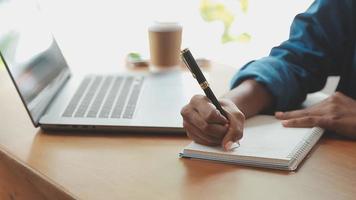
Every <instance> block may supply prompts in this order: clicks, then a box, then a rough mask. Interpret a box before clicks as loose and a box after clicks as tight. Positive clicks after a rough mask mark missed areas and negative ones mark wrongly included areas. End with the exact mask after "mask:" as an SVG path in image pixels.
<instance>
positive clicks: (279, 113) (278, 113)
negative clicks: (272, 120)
mask: <svg viewBox="0 0 356 200" xmlns="http://www.w3.org/2000/svg"><path fill="white" fill-rule="evenodd" d="M274 115H283V112H280V111H278V112H275V113H274Z"/></svg>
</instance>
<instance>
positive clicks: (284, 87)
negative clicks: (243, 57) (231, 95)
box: [231, 57, 305, 111]
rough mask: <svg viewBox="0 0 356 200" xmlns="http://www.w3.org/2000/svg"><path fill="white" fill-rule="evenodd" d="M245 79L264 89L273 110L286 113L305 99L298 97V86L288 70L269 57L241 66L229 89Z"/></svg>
mask: <svg viewBox="0 0 356 200" xmlns="http://www.w3.org/2000/svg"><path fill="white" fill-rule="evenodd" d="M246 79H254V80H256V81H257V82H258V83H260V84H262V85H264V86H265V87H266V89H267V90H268V91H269V92H270V93H271V95H272V96H273V99H274V107H273V108H272V109H273V110H277V111H286V110H290V109H293V108H296V107H297V106H298V105H299V103H300V102H302V101H303V98H305V97H303V96H302V95H298V91H299V90H298V85H297V84H296V82H295V77H294V76H293V75H292V74H291V72H290V70H287V69H286V66H284V65H282V63H280V62H279V61H278V60H276V59H273V58H271V57H266V58H262V59H260V60H257V61H252V62H250V63H247V64H246V65H245V66H243V67H242V69H241V70H240V71H239V72H238V73H237V74H235V76H234V77H233V78H232V81H231V89H233V88H235V87H236V86H238V85H239V84H241V83H242V82H243V81H244V80H246Z"/></svg>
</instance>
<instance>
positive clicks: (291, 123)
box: [282, 116, 322, 128]
mask: <svg viewBox="0 0 356 200" xmlns="http://www.w3.org/2000/svg"><path fill="white" fill-rule="evenodd" d="M321 118H322V117H319V116H313V117H311V116H309V117H300V118H295V119H289V120H283V121H282V125H283V126H284V127H300V128H311V127H316V126H318V125H319V122H320V121H321Z"/></svg>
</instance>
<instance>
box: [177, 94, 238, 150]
mask: <svg viewBox="0 0 356 200" xmlns="http://www.w3.org/2000/svg"><path fill="white" fill-rule="evenodd" d="M219 102H220V104H221V106H222V108H223V109H224V110H225V112H226V114H227V118H225V117H224V116H223V115H222V114H221V113H220V112H219V111H218V110H217V109H216V107H215V106H214V105H213V104H212V103H211V101H210V100H209V99H208V98H207V97H206V96H203V95H195V96H194V97H193V98H192V99H191V101H190V102H189V104H187V105H186V106H184V107H183V108H182V110H181V115H182V117H183V126H184V128H185V130H186V132H187V135H188V137H190V138H191V139H192V140H194V141H195V142H197V143H199V144H203V145H208V146H217V145H222V147H223V148H224V149H225V150H230V149H231V146H232V144H233V143H234V142H236V141H238V140H239V139H241V138H242V134H243V125H244V121H245V116H244V114H243V113H242V112H241V111H240V110H239V109H238V108H237V106H236V105H235V104H234V103H233V102H232V101H231V100H228V99H221V100H220V101H219Z"/></svg>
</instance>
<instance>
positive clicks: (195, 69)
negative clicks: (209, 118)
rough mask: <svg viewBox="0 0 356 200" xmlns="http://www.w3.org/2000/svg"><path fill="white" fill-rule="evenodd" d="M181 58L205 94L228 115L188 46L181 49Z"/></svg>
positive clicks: (221, 111) (224, 114)
mask: <svg viewBox="0 0 356 200" xmlns="http://www.w3.org/2000/svg"><path fill="white" fill-rule="evenodd" d="M181 58H182V60H183V62H184V63H185V65H186V66H187V67H188V69H189V70H190V72H191V73H192V75H193V77H194V78H195V79H196V80H197V81H198V83H199V85H200V87H201V88H202V89H203V90H204V93H205V95H206V96H207V97H208V98H209V100H210V101H211V102H212V103H213V104H214V106H215V107H216V108H217V109H218V110H219V111H220V113H221V114H222V115H223V116H224V117H226V119H227V115H226V113H225V111H224V110H223V109H222V107H221V105H220V103H219V101H218V100H217V99H216V97H215V95H214V93H213V91H212V90H211V88H210V86H209V83H208V81H207V80H206V79H205V77H204V74H203V73H202V72H201V70H200V68H199V66H198V64H197V62H196V61H195V59H194V57H193V55H192V53H191V52H190V51H189V49H188V48H186V49H184V50H182V51H181Z"/></svg>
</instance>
